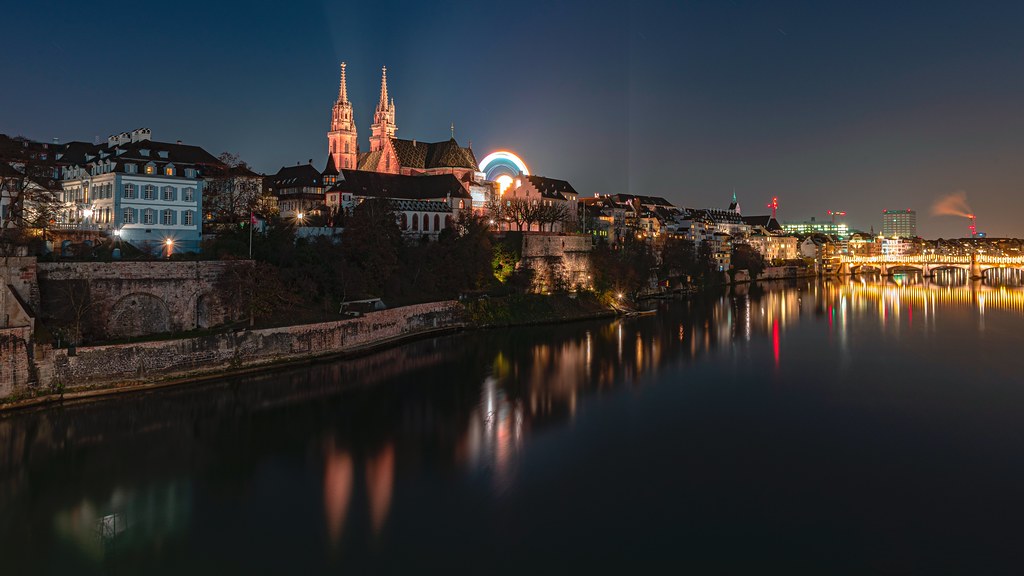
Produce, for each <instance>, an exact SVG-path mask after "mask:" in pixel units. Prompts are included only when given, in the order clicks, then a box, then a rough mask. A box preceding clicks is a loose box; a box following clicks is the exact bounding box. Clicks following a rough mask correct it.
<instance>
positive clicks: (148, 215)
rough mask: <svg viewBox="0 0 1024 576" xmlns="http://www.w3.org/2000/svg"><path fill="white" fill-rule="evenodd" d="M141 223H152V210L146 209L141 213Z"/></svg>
mask: <svg viewBox="0 0 1024 576" xmlns="http://www.w3.org/2000/svg"><path fill="white" fill-rule="evenodd" d="M142 223H143V224H152V223H153V209H152V208H146V209H145V210H143V211H142Z"/></svg>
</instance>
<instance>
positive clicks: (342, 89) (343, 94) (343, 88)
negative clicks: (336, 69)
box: [338, 62, 348, 104]
mask: <svg viewBox="0 0 1024 576" xmlns="http://www.w3.org/2000/svg"><path fill="white" fill-rule="evenodd" d="M338 102H341V103H342V104H345V103H347V102H348V82H346V81H345V63H344V62H342V63H341V84H340V85H339V86H338Z"/></svg>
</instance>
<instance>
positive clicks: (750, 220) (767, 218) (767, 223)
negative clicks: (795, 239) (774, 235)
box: [743, 214, 782, 232]
mask: <svg viewBox="0 0 1024 576" xmlns="http://www.w3.org/2000/svg"><path fill="white" fill-rule="evenodd" d="M743 221H744V222H746V223H747V224H750V225H751V226H761V227H762V228H764V229H765V230H767V231H769V232H779V231H781V230H782V226H780V225H779V221H778V220H776V219H775V218H772V216H771V214H765V215H764V216H744V217H743Z"/></svg>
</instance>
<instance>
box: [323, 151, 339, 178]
mask: <svg viewBox="0 0 1024 576" xmlns="http://www.w3.org/2000/svg"><path fill="white" fill-rule="evenodd" d="M323 175H324V176H337V175H338V169H337V168H335V166H334V156H333V155H332V154H328V155H327V166H326V167H325V168H324V172H323Z"/></svg>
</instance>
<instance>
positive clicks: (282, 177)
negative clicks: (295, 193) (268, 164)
mask: <svg viewBox="0 0 1024 576" xmlns="http://www.w3.org/2000/svg"><path fill="white" fill-rule="evenodd" d="M265 182H266V187H267V188H268V189H269V190H270V191H271V192H277V193H280V191H281V190H286V189H289V188H303V187H318V186H319V187H322V186H323V185H324V181H323V177H322V176H321V175H320V172H319V171H317V169H316V168H314V167H313V165H312V164H298V165H296V166H284V167H283V168H281V169H280V170H278V171H277V174H274V175H273V176H267V179H266V181H265Z"/></svg>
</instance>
